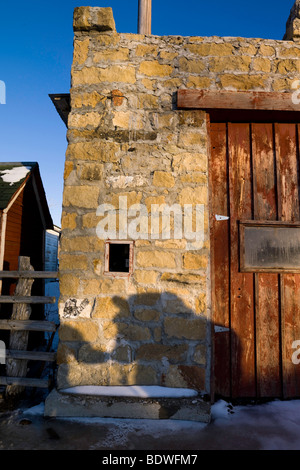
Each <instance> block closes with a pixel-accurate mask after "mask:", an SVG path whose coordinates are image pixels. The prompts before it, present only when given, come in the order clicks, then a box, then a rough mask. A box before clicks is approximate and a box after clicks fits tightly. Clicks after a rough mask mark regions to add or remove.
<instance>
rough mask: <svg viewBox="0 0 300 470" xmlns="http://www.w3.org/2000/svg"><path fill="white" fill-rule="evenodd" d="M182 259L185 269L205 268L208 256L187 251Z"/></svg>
mask: <svg viewBox="0 0 300 470" xmlns="http://www.w3.org/2000/svg"><path fill="white" fill-rule="evenodd" d="M182 261H183V267H184V268H185V269H205V268H206V267H207V262H208V257H207V255H203V254H196V253H185V254H184V255H183V260H182Z"/></svg>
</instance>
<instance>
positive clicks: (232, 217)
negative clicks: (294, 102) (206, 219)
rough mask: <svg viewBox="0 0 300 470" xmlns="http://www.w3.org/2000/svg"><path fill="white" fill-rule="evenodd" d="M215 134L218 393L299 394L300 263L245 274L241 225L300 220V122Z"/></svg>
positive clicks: (224, 127) (223, 128) (220, 128)
mask: <svg viewBox="0 0 300 470" xmlns="http://www.w3.org/2000/svg"><path fill="white" fill-rule="evenodd" d="M210 134H211V161H210V181H211V247H212V293H213V294H212V307H213V322H214V325H213V330H214V341H213V350H214V351H213V376H214V392H215V394H216V395H217V396H223V397H231V398H244V397H245V398H247V397H248V398H249V397H257V398H260V397H279V398H280V397H284V398H292V397H299V396H300V364H299V365H297V364H295V363H294V362H293V361H292V355H293V353H294V352H295V349H293V342H294V341H297V340H300V265H299V274H298V273H297V266H296V269H295V270H294V271H296V272H292V273H291V272H289V271H288V269H274V268H273V269H270V270H268V269H267V270H266V272H265V271H263V272H260V271H259V270H256V269H253V270H252V271H251V270H250V272H243V271H242V270H241V263H240V261H241V260H240V248H241V238H240V228H239V227H240V224H241V222H243V221H251V220H253V221H265V222H267V223H272V222H275V221H278V222H279V221H281V222H282V223H283V224H285V223H286V222H293V223H295V222H297V221H299V220H300V213H299V126H298V125H297V124H290V123H229V122H221V123H211V125H210ZM288 233H290V232H288Z"/></svg>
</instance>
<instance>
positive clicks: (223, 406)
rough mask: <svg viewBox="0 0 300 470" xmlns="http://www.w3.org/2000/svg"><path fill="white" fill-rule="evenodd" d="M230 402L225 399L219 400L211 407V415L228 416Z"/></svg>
mask: <svg viewBox="0 0 300 470" xmlns="http://www.w3.org/2000/svg"><path fill="white" fill-rule="evenodd" d="M228 416H229V413H228V403H227V402H226V401H224V400H219V401H217V402H216V403H214V404H213V405H212V407H211V417H212V418H213V419H223V418H228Z"/></svg>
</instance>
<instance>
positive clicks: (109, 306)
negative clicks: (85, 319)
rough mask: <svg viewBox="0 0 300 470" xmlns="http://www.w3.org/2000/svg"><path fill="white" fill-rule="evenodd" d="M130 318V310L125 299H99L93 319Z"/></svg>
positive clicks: (116, 297)
mask: <svg viewBox="0 0 300 470" xmlns="http://www.w3.org/2000/svg"><path fill="white" fill-rule="evenodd" d="M128 317H130V309H129V305H128V302H127V300H126V299H125V298H122V297H118V296H113V297H98V299H97V302H96V306H95V309H94V311H93V318H107V319H108V318H128Z"/></svg>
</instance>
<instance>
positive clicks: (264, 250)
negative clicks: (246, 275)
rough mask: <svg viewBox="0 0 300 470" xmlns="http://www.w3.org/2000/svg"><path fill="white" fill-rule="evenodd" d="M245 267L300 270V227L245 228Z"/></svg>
mask: <svg viewBox="0 0 300 470" xmlns="http://www.w3.org/2000/svg"><path fill="white" fill-rule="evenodd" d="M244 230H245V232H244V267H245V268H250V269H251V268H253V269H254V268H265V269H278V270H280V269H285V270H288V269H300V227H282V226H276V225H274V226H252V227H251V226H250V227H249V226H245V227H244Z"/></svg>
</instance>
